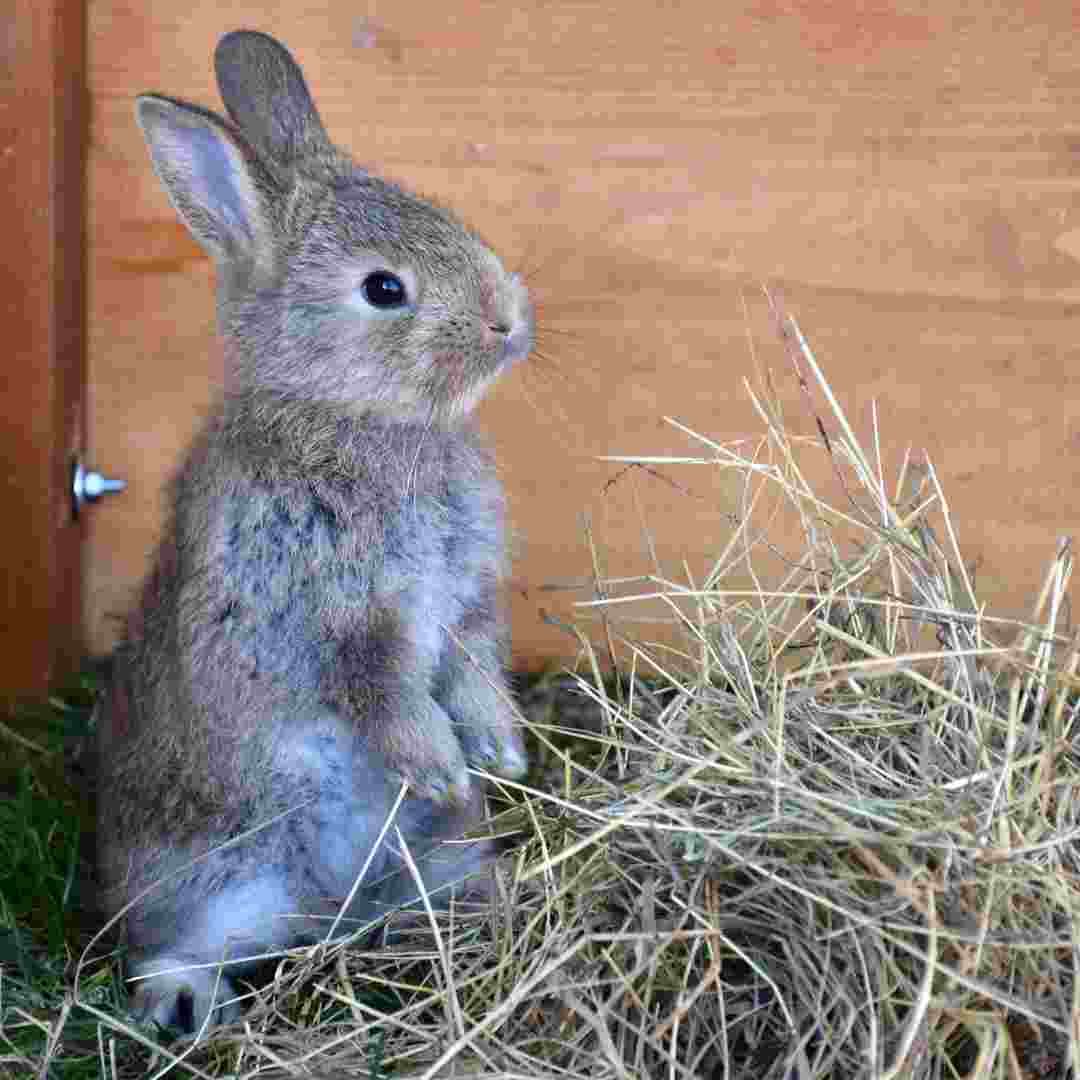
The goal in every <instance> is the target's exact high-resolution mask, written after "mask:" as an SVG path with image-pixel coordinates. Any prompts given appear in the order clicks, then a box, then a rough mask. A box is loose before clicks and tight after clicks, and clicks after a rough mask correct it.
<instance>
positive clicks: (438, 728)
mask: <svg viewBox="0 0 1080 1080" xmlns="http://www.w3.org/2000/svg"><path fill="white" fill-rule="evenodd" d="M409 713H410V715H408V716H406V717H404V718H403V719H402V722H400V723H398V724H395V725H392V726H388V728H387V729H386V730H385V731H384V732H383V733H382V734H381V737H380V738H378V740H377V742H378V744H379V746H378V748H379V749H380V750H381V751H382V753H383V754H384V755H385V759H386V765H387V768H388V769H389V771H390V773H391V776H392V777H393V778H397V779H398V780H401V781H404V782H406V783H407V784H408V785H409V789H410V791H409V794H410V795H412V796H414V797H417V798H420V799H429V800H431V801H433V802H436V803H445V804H449V805H453V806H464V805H465V804H466V803H468V801H469V799H470V797H471V787H470V783H469V767H468V764H467V762H466V760H465V753H464V751H463V750H462V746H461V743H460V742H458V739H457V737H456V735H455V734H454V729H453V726H452V725H451V723H450V718H449V717H448V716H447V715H446V713H445V712H444V711H443V709H442V708H441V707H440V706H439V705H438V704H436V702H435V701H434V700H433V699H431V698H428V699H427V700H426V701H425V702H423V703H422V704H417V706H416V707H415V708H414V709H411V710H409Z"/></svg>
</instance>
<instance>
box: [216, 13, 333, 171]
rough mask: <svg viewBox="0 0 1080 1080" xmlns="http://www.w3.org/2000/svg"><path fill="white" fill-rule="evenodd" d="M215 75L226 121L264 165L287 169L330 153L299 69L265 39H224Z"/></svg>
mask: <svg viewBox="0 0 1080 1080" xmlns="http://www.w3.org/2000/svg"><path fill="white" fill-rule="evenodd" d="M214 70H215V71H216V72H217V81H218V90H219V91H220V93H221V100H222V101H223V102H224V103H225V108H226V109H227V110H228V113H229V116H230V117H231V118H232V120H233V121H234V123H235V124H236V125H237V126H238V127H239V128H240V130H241V131H242V132H243V133H244V135H245V136H246V137H247V138H248V139H250V140H251V143H252V145H254V147H255V148H256V149H257V150H258V151H259V153H260V154H262V155H263V156H264V157H265V158H266V159H267V161H268V162H270V163H280V164H284V165H291V164H293V163H294V162H296V161H298V160H300V159H302V158H304V157H307V156H309V155H311V154H313V153H317V152H318V151H320V150H327V149H330V140H329V138H328V137H327V135H326V131H325V129H324V128H323V125H322V121H321V120H320V119H319V113H318V110H317V109H316V108H315V103H314V102H313V101H312V100H311V94H310V93H309V92H308V88H307V83H306V82H304V73H303V72H302V71H301V70H300V65H299V64H297V62H296V61H295V60H294V59H293V58H292V55H291V53H290V52H289V50H288V49H286V48H285V46H284V45H282V44H281V43H280V42H278V41H275V40H274V38H272V37H270V35H269V34H261V33H259V32H258V31H256V30H234V31H233V32H232V33H230V34H226V35H225V36H224V37H223V38H222V39H221V41H219V42H218V47H217V49H216V50H215V51H214Z"/></svg>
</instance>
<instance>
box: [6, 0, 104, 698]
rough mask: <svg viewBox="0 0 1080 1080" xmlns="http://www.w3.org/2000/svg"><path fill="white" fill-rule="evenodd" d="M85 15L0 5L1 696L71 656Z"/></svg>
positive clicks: (66, 8) (81, 330)
mask: <svg viewBox="0 0 1080 1080" xmlns="http://www.w3.org/2000/svg"><path fill="white" fill-rule="evenodd" d="M83 16H84V10H83V7H82V4H81V3H74V4H73V3H70V2H68V0H35V2H34V3H32V4H30V3H25V4H24V3H20V4H14V5H12V4H7V5H4V6H3V7H2V8H0V192H3V199H2V200H0V243H2V244H3V249H4V255H3V259H2V260H0V340H2V343H3V362H2V366H0V417H2V420H0V521H2V522H3V525H2V527H0V705H3V704H6V702H5V699H9V698H20V697H24V696H39V695H41V694H44V693H45V692H46V691H47V690H48V689H49V687H50V686H52V685H53V684H55V683H57V682H59V681H63V680H64V679H65V678H68V677H70V675H71V673H72V672H73V671H74V670H75V669H76V668H77V666H78V664H79V662H80V661H81V659H82V652H83V637H82V619H81V607H82V584H81V581H80V567H81V561H82V550H81V548H82V543H83V533H82V530H81V528H80V523H79V522H77V521H76V520H74V518H73V514H72V501H71V494H70V491H71V466H72V460H73V458H74V457H75V456H76V455H77V454H78V452H79V450H80V449H81V445H82V438H83V391H84V384H85V372H84V362H85V321H84V294H83V257H84V244H83V213H84V199H83V173H84V168H83V150H84V145H85V137H84V136H85V130H86V122H87V121H86V110H85V108H84V104H85V93H84V88H85V83H84V77H85V69H84V63H83V43H84V22H83Z"/></svg>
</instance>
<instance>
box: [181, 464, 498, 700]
mask: <svg viewBox="0 0 1080 1080" xmlns="http://www.w3.org/2000/svg"><path fill="white" fill-rule="evenodd" d="M454 449H455V450H456V451H457V452H456V453H449V452H447V448H445V447H444V448H443V453H442V455H441V456H440V459H439V460H438V461H437V462H434V463H433V462H430V461H429V462H426V463H421V465H420V466H417V465H413V466H412V467H411V468H409V467H404V466H403V467H402V468H400V469H393V468H389V469H387V470H386V471H385V472H384V473H383V474H382V475H378V474H377V473H376V472H375V471H374V470H371V469H362V470H360V469H358V470H356V472H355V473H354V475H352V476H340V477H338V478H336V479H335V480H334V481H333V482H331V483H327V482H325V481H324V482H321V483H319V484H311V483H304V482H294V483H291V484H288V485H281V484H280V483H275V484H274V485H264V484H260V483H258V482H257V481H256V482H251V483H250V484H249V485H245V486H249V488H250V489H249V490H248V491H246V492H244V493H243V494H242V495H241V493H239V492H235V491H234V492H230V493H229V494H228V495H227V496H226V497H223V498H222V499H220V500H219V501H217V505H216V506H211V508H210V509H211V514H210V517H209V520H208V521H207V522H206V533H205V544H206V546H205V561H206V571H207V573H206V575H205V577H206V578H207V579H208V580H209V581H210V582H214V581H215V580H216V583H217V588H216V592H217V596H216V601H217V602H216V604H215V605H214V608H215V611H214V615H213V617H212V619H211V620H210V623H209V625H208V626H206V627H204V630H205V631H206V633H205V637H204V640H203V642H202V647H201V648H200V647H199V644H198V643H196V642H192V644H193V645H195V647H196V650H197V651H198V652H205V653H206V654H209V655H207V657H206V658H207V660H209V657H210V655H212V656H213V657H215V658H216V660H215V661H213V662H215V663H220V660H221V658H222V657H224V656H227V657H228V658H229V661H230V666H231V674H232V676H233V677H238V676H244V677H246V678H248V679H251V680H262V679H269V680H271V681H281V680H284V682H285V683H286V684H287V685H288V686H289V687H290V688H291V689H293V690H294V691H295V690H302V689H310V690H318V691H321V692H323V693H327V692H329V693H330V694H331V695H332V694H333V692H334V690H335V687H336V683H337V682H338V680H339V679H351V678H354V677H355V675H354V673H353V674H350V672H349V669H350V667H355V656H356V652H357V650H358V649H359V650H367V651H371V650H372V649H375V650H380V649H382V650H384V651H385V650H391V651H396V653H397V654H398V658H399V660H400V662H401V663H402V664H409V663H414V664H415V665H416V666H417V667H418V668H420V669H425V670H435V669H437V667H438V664H439V663H440V658H441V657H442V655H443V654H444V653H445V651H446V650H447V649H448V648H449V647H451V646H452V643H453V638H454V637H455V631H456V629H457V628H461V627H463V626H468V625H469V624H470V621H471V617H472V614H473V613H474V612H477V611H483V612H485V613H486V612H490V610H491V609H492V607H493V604H494V593H495V589H496V585H497V580H498V578H499V576H500V574H501V571H502V565H503V557H504V550H503V548H504V545H503V526H502V517H503V514H502V497H501V491H500V488H499V485H498V483H497V481H496V479H495V477H494V476H493V475H492V474H491V472H490V471H488V470H487V469H486V468H484V467H483V466H482V462H481V459H480V458H479V457H478V455H477V454H476V453H474V452H473V451H472V450H471V447H468V446H467V445H466V446H463V447H455V448H454ZM424 466H426V467H424ZM200 546H201V545H200ZM192 576H193V577H196V578H202V577H203V576H204V575H203V574H201V573H198V572H196V574H194V575H192ZM200 591H201V590H200ZM199 636H203V635H199ZM380 638H381V643H380V640H379V639H380ZM384 659H385V658H384Z"/></svg>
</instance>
